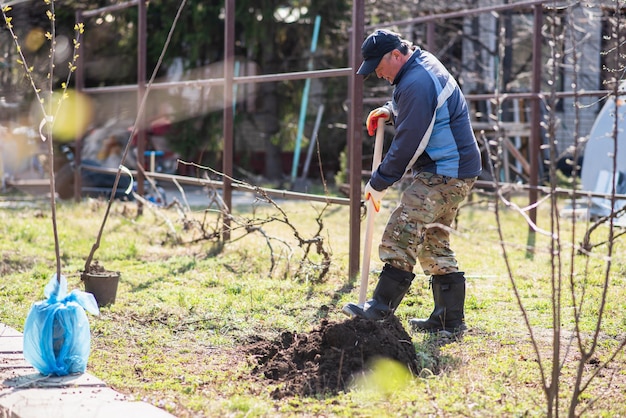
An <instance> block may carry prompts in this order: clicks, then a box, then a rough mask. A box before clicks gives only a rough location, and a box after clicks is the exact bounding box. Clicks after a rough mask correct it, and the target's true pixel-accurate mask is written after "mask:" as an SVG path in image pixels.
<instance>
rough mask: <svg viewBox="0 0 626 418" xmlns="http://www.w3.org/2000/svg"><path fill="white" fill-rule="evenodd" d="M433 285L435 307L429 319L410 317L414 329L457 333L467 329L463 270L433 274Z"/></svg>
mask: <svg viewBox="0 0 626 418" xmlns="http://www.w3.org/2000/svg"><path fill="white" fill-rule="evenodd" d="M431 287H432V289H433V299H434V301H435V309H434V310H433V313H432V314H430V317H429V318H428V319H410V320H409V325H410V326H411V328H412V329H413V331H416V332H429V333H444V334H449V335H456V334H459V333H462V332H463V331H465V330H467V326H465V313H464V305H465V276H464V275H463V272H460V271H459V272H455V273H449V274H444V275H436V276H432V278H431Z"/></svg>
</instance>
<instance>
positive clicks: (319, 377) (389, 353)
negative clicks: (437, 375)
mask: <svg viewBox="0 0 626 418" xmlns="http://www.w3.org/2000/svg"><path fill="white" fill-rule="evenodd" d="M246 351H247V353H248V354H250V355H252V356H253V358H254V360H255V362H256V366H255V368H254V370H253V372H254V373H256V374H262V375H263V376H264V377H265V378H266V379H270V380H271V381H274V382H275V383H280V384H279V385H277V389H275V390H274V391H273V393H272V396H273V397H274V398H275V399H280V398H284V397H288V396H315V395H329V394H337V393H339V392H345V391H347V390H348V388H349V384H350V382H351V381H352V379H353V377H355V376H356V375H358V374H361V373H363V372H365V371H367V370H368V365H369V364H371V362H372V360H375V359H377V358H381V357H382V358H389V359H393V360H396V361H398V362H399V363H401V364H404V365H406V366H407V368H408V369H409V370H410V371H411V373H413V375H418V374H419V371H420V370H421V368H420V367H419V362H418V359H417V355H416V351H415V347H414V345H413V343H412V341H411V336H410V335H409V334H408V333H407V332H406V330H405V329H404V328H403V327H402V325H401V323H400V321H399V320H398V318H397V317H395V316H393V315H392V316H390V317H388V318H386V319H384V320H382V321H372V320H367V319H362V318H353V319H350V320H346V321H344V322H332V321H329V320H325V319H324V320H322V321H321V324H320V325H319V326H318V327H317V328H315V329H314V330H313V331H311V332H310V333H302V334H299V333H292V332H283V333H282V334H281V335H280V337H279V338H278V339H277V340H276V341H265V340H262V341H258V342H255V343H253V344H251V345H250V346H249V347H248V348H247V350H246Z"/></svg>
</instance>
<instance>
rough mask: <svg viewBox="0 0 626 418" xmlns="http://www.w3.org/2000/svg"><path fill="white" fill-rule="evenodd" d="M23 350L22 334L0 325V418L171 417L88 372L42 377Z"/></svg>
mask: <svg viewBox="0 0 626 418" xmlns="http://www.w3.org/2000/svg"><path fill="white" fill-rule="evenodd" d="M23 347H24V338H23V335H22V334H21V333H19V332H17V331H16V330H14V329H12V328H9V327H7V326H5V325H4V324H0V418H74V417H77V418H78V417H80V418H111V417H119V418H122V417H136V418H168V417H169V418H171V417H173V415H171V414H169V413H168V412H166V411H164V410H162V409H159V408H157V407H156V406H153V405H150V404H148V403H145V402H136V401H130V400H128V399H127V398H126V396H125V395H122V394H120V393H118V392H115V391H114V390H112V389H110V388H108V387H107V385H106V383H104V382H103V381H102V380H100V379H98V378H96V377H94V376H92V375H90V374H89V373H83V374H80V375H72V376H63V377H58V376H44V375H42V374H40V373H39V372H38V371H37V370H35V369H34V368H33V367H32V366H30V364H28V363H27V362H26V360H25V359H24V353H23Z"/></svg>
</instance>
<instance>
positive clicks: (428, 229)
mask: <svg viewBox="0 0 626 418" xmlns="http://www.w3.org/2000/svg"><path fill="white" fill-rule="evenodd" d="M475 181H476V178H471V179H456V178H452V177H446V176H441V175H438V174H433V173H419V174H418V175H417V176H416V177H415V179H414V180H413V183H411V185H410V186H409V187H408V188H407V189H406V190H405V191H404V193H402V198H401V201H400V204H399V205H398V207H397V208H396V209H395V210H394V211H393V213H392V214H391V217H390V218H389V221H388V222H387V226H386V227H385V231H384V232H383V237H382V240H381V243H380V245H379V248H378V252H379V256H380V259H381V260H382V261H383V262H385V263H389V264H391V265H392V266H394V267H396V268H399V269H401V270H405V271H409V272H412V271H413V268H414V267H415V265H416V263H417V261H419V263H420V265H421V267H422V270H423V271H424V274H426V275H440V274H447V273H453V272H456V271H458V264H457V261H456V258H455V255H454V252H453V251H452V250H451V249H450V233H449V229H448V228H449V227H450V226H451V225H452V222H453V221H454V218H455V216H456V213H457V211H458V209H459V204H460V203H461V202H462V201H463V200H464V199H465V197H466V196H467V195H468V193H469V191H470V190H471V188H472V186H473V185H474V182H475Z"/></svg>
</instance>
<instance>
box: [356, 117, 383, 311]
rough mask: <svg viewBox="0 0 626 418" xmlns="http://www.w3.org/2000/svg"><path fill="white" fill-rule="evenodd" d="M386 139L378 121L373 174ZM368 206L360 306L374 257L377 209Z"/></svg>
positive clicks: (367, 203)
mask: <svg viewBox="0 0 626 418" xmlns="http://www.w3.org/2000/svg"><path fill="white" fill-rule="evenodd" d="M384 137H385V121H384V120H383V119H382V118H380V119H378V126H377V127H376V140H375V142H374V158H373V159H372V173H373V172H374V171H376V169H377V168H378V166H379V165H380V161H381V160H382V155H383V139H384ZM365 204H366V218H365V241H364V243H363V264H362V265H361V287H360V288H359V305H361V306H363V305H364V304H365V298H366V297H367V281H368V278H369V272H370V256H371V255H372V235H373V234H374V217H375V215H376V209H375V208H374V202H373V201H372V199H368V200H367V202H365Z"/></svg>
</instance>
